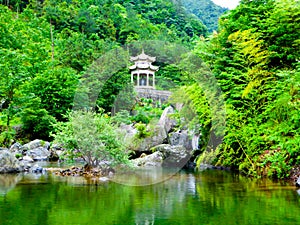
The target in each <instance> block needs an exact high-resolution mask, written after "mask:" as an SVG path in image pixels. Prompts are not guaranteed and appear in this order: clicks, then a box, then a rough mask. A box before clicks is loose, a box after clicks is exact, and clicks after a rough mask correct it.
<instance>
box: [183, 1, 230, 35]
mask: <svg viewBox="0 0 300 225" xmlns="http://www.w3.org/2000/svg"><path fill="white" fill-rule="evenodd" d="M183 5H184V6H185V8H186V10H187V11H188V12H190V13H193V14H194V15H196V16H197V17H198V18H199V19H200V20H201V21H202V22H203V24H204V25H205V26H206V27H207V30H208V31H209V32H213V31H217V30H218V21H219V18H220V16H221V15H222V14H223V13H225V12H226V11H227V10H228V9H226V8H222V7H221V6H218V5H216V4H214V3H213V1H211V0H198V1H197V0H184V1H183Z"/></svg>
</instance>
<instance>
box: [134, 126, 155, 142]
mask: <svg viewBox="0 0 300 225" xmlns="http://www.w3.org/2000/svg"><path fill="white" fill-rule="evenodd" d="M134 127H135V128H136V129H137V131H138V133H137V134H136V138H138V139H143V138H146V137H149V136H150V135H151V133H150V132H149V131H147V125H146V124H143V123H136V124H135V125H134Z"/></svg>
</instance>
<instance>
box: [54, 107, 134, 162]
mask: <svg viewBox="0 0 300 225" xmlns="http://www.w3.org/2000/svg"><path fill="white" fill-rule="evenodd" d="M68 119H69V121H68V122H65V123H62V122H61V123H58V124H57V126H56V132H57V133H56V134H55V135H54V137H55V140H54V142H56V143H60V144H63V145H64V147H65V148H66V149H67V150H68V152H69V155H70V157H78V156H80V157H82V159H83V160H84V161H85V162H86V163H87V164H88V165H90V166H92V167H97V166H99V163H100V162H103V161H109V162H110V163H112V164H117V163H125V164H126V163H127V162H128V154H127V152H126V146H125V144H124V143H123V141H122V140H123V138H122V137H121V134H119V133H118V132H117V128H116V127H115V126H114V125H113V124H112V123H111V121H110V117H108V116H107V115H105V114H102V113H94V112H90V111H74V112H72V113H70V114H69V116H68Z"/></svg>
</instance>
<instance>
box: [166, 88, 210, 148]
mask: <svg viewBox="0 0 300 225" xmlns="http://www.w3.org/2000/svg"><path fill="white" fill-rule="evenodd" d="M170 101H171V103H173V104H176V103H177V104H178V103H181V104H182V108H181V109H180V111H179V112H178V115H177V117H179V118H178V124H179V126H180V127H181V128H183V127H188V128H189V129H190V130H194V132H195V133H201V140H200V143H201V149H202V150H204V149H205V148H206V146H207V142H208V137H209V132H210V131H211V109H210V107H209V104H208V101H207V99H206V96H205V94H204V92H203V90H202V88H201V87H200V85H199V84H197V83H194V84H192V85H190V86H182V87H181V88H180V89H178V90H177V91H175V92H174V93H173V95H172V96H171V100H170Z"/></svg>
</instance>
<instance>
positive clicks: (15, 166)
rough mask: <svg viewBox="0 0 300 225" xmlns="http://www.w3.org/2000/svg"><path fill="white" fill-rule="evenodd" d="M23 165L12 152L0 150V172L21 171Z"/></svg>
mask: <svg viewBox="0 0 300 225" xmlns="http://www.w3.org/2000/svg"><path fill="white" fill-rule="evenodd" d="M23 170H24V169H23V166H22V164H21V163H20V162H19V160H18V159H17V158H16V157H15V155H14V154H13V153H11V152H10V151H8V150H1V151H0V173H17V172H21V171H23Z"/></svg>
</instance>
